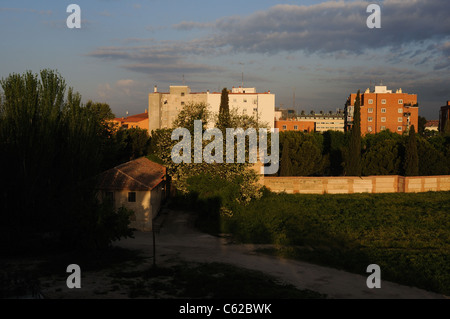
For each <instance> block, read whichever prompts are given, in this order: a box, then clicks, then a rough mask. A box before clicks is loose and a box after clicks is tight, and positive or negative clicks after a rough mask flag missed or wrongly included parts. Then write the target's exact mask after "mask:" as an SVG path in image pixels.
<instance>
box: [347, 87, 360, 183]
mask: <svg viewBox="0 0 450 319" xmlns="http://www.w3.org/2000/svg"><path fill="white" fill-rule="evenodd" d="M361 169H362V167H361V98H360V93H359V90H358V93H357V95H356V101H355V106H354V113H353V127H352V129H351V132H350V141H349V145H348V153H347V156H346V161H345V171H346V175H348V176H361Z"/></svg>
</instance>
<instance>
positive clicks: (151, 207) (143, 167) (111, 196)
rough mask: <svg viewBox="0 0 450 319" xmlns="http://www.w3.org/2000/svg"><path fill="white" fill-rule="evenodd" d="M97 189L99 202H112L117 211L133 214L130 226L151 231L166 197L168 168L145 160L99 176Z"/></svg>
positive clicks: (115, 168)
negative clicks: (130, 211)
mask: <svg viewBox="0 0 450 319" xmlns="http://www.w3.org/2000/svg"><path fill="white" fill-rule="evenodd" d="M97 189H98V190H99V197H100V199H101V200H103V201H105V200H107V201H110V202H112V203H113V205H114V208H115V209H119V208H120V207H122V206H123V207H125V208H127V209H131V210H133V211H134V215H133V216H132V218H131V225H130V227H132V228H136V229H137V230H140V231H151V230H152V222H153V219H154V218H155V217H156V216H157V215H158V213H159V211H160V209H161V205H162V202H163V201H164V200H165V198H166V168H165V167H164V166H162V165H160V164H157V163H155V162H152V161H150V160H149V159H147V158H145V157H142V158H139V159H136V160H133V161H130V162H127V163H124V164H121V165H119V166H117V167H114V168H112V169H110V170H107V171H106V172H103V173H102V174H100V175H99V176H98V179H97Z"/></svg>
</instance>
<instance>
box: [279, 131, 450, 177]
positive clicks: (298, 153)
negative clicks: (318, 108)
mask: <svg viewBox="0 0 450 319" xmlns="http://www.w3.org/2000/svg"><path fill="white" fill-rule="evenodd" d="M410 137H411V138H412V135H407V134H405V135H400V134H397V133H393V132H390V131H388V130H386V131H383V132H380V133H376V134H367V135H365V136H363V137H361V167H362V168H361V174H362V175H363V176H370V175H405V169H406V166H405V164H406V158H407V157H406V150H407V148H408V139H409V138H410ZM414 137H415V140H416V147H417V153H416V154H418V167H419V170H418V173H417V174H416V175H420V176H428V175H447V174H450V160H449V159H450V134H442V135H435V136H430V137H423V136H420V135H418V134H414ZM350 139H351V133H349V132H346V133H342V132H333V131H328V132H325V133H323V134H320V133H303V132H293V131H290V132H289V131H288V132H280V149H281V155H280V159H281V161H280V171H279V174H278V175H279V176H283V175H281V174H282V171H283V170H282V169H281V168H282V167H283V161H289V162H290V163H291V164H290V165H291V166H292V169H291V170H292V176H343V175H348V172H346V167H347V165H348V157H349V154H350V152H349V147H350V146H349V145H350ZM306 142H308V143H306ZM286 143H289V147H288V152H289V156H288V159H287V158H286V155H283V153H284V149H285V144H286ZM412 149H414V147H413V146H412ZM409 154H411V153H409ZM408 156H409V155H408ZM413 156H414V155H413ZM346 163H347V164H346Z"/></svg>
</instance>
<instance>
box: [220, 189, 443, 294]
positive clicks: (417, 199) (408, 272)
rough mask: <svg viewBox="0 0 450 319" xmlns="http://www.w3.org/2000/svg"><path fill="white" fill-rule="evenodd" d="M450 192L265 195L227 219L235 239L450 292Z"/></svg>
mask: <svg viewBox="0 0 450 319" xmlns="http://www.w3.org/2000/svg"><path fill="white" fill-rule="evenodd" d="M449 211H450V192H432V193H423V194H400V193H399V194H351V195H300V194H295V195H293V194H275V193H270V192H267V191H266V192H265V193H264V195H263V197H262V198H261V199H259V200H256V201H252V202H251V203H250V204H249V205H248V206H247V207H245V208H241V209H238V210H236V211H235V213H234V214H233V216H222V220H221V225H222V228H223V229H222V231H223V232H229V233H231V234H232V235H233V237H234V239H235V240H238V241H240V242H244V243H253V244H275V245H276V247H277V252H278V253H280V254H282V255H283V256H287V257H296V258H299V259H301V260H308V261H311V262H315V263H319V264H323V265H327V266H333V267H337V268H341V269H345V270H347V271H352V272H356V273H360V274H365V270H366V267H367V265H369V264H373V263H375V264H378V265H380V267H381V269H382V272H383V278H384V279H385V280H391V281H395V282H398V283H402V284H407V285H413V286H416V287H420V288H424V289H428V290H433V291H436V292H440V293H444V294H447V295H448V294H449V293H450V290H449V289H450V265H449V263H448V258H449V257H450V255H449V252H450V231H449V229H450V228H449V225H450V215H449V214H448V212H449Z"/></svg>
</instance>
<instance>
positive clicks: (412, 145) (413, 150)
mask: <svg viewBox="0 0 450 319" xmlns="http://www.w3.org/2000/svg"><path fill="white" fill-rule="evenodd" d="M404 168H405V176H417V175H419V154H418V153H417V140H416V131H415V129H414V125H412V126H411V129H410V131H409V135H408V141H407V144H406V152H405V166H404Z"/></svg>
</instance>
